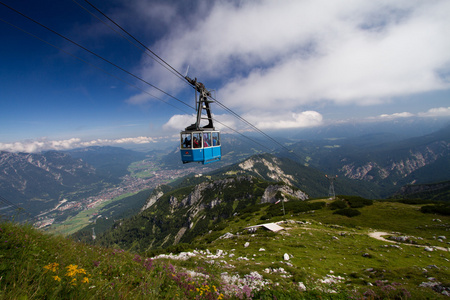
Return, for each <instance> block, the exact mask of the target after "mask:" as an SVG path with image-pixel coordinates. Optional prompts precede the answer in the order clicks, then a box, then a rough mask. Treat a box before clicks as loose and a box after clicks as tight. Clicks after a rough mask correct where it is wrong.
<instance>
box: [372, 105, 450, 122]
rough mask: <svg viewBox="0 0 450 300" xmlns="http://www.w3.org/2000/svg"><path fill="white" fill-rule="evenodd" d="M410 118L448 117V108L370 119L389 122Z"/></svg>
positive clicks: (449, 113)
mask: <svg viewBox="0 0 450 300" xmlns="http://www.w3.org/2000/svg"><path fill="white" fill-rule="evenodd" d="M411 117H422V118H435V117H450V107H436V108H431V109H429V110H428V111H426V112H419V113H417V114H413V113H410V112H401V113H393V114H382V115H379V116H378V117H375V118H371V119H378V120H390V119H397V118H411Z"/></svg>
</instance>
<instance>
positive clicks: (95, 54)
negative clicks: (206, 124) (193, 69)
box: [0, 2, 283, 151]
mask: <svg viewBox="0 0 450 300" xmlns="http://www.w3.org/2000/svg"><path fill="white" fill-rule="evenodd" d="M0 4H2V5H3V6H5V7H7V8H8V9H10V10H12V11H14V12H15V13H17V14H19V15H21V16H23V17H25V18H26V19H28V20H30V21H32V22H33V23H35V24H37V25H39V26H41V27H43V28H44V29H46V30H48V31H50V32H52V33H53V34H56V35H57V36H59V37H61V38H63V39H65V40H66V41H68V42H70V43H72V44H74V45H76V46H78V47H79V48H81V49H83V50H85V51H87V52H88V53H90V54H92V55H94V56H95V57H97V58H99V59H101V60H103V61H105V62H107V63H109V64H111V65H112V66H114V67H116V68H118V69H119V70H121V71H123V72H125V73H127V74H129V75H130V76H132V77H134V78H136V79H138V80H140V81H142V82H143V83H145V84H147V85H150V86H151V87H153V88H155V89H156V90H158V91H160V92H162V93H163V94H165V95H167V96H169V97H171V98H173V99H175V100H176V101H178V102H180V103H182V104H184V105H186V106H187V107H189V108H191V109H193V110H196V108H194V107H193V106H191V105H189V104H187V103H186V102H184V101H182V100H180V99H178V98H176V97H175V96H173V95H171V94H169V93H167V92H166V91H164V90H162V89H160V88H159V87H157V86H155V85H153V84H151V83H150V82H148V81H146V80H144V79H142V78H140V77H139V76H137V75H135V74H133V73H131V72H129V71H127V70H126V69H124V68H122V67H120V66H118V65H117V64H115V63H113V62H111V61H109V60H107V59H106V58H104V57H102V56H101V55H99V54H97V53H95V52H93V51H91V50H89V49H87V48H86V47H84V46H82V45H80V44H78V43H76V42H74V41H72V40H71V39H69V38H67V37H65V36H64V35H62V34H60V33H58V32H56V31H55V30H53V29H51V28H49V27H47V26H45V25H43V24H42V23H40V22H38V21H36V20H34V19H33V18H31V17H29V16H27V15H25V14H23V13H21V12H20V11H18V10H16V9H14V8H12V7H10V6H9V5H7V4H5V3H3V2H0ZM1 21H3V22H5V23H7V24H9V25H11V26H13V27H15V28H17V29H19V30H21V31H23V32H25V33H27V34H29V35H31V36H33V37H35V38H37V39H39V40H41V41H43V42H45V43H46V44H48V45H50V46H52V47H55V48H56V49H58V50H61V51H63V52H64V53H67V54H69V55H71V56H72V57H74V58H77V59H79V60H80V61H82V62H84V63H86V64H88V65H90V66H93V67H95V68H97V69H99V70H101V71H102V72H104V73H106V74H108V75H110V76H113V77H114V78H117V79H119V80H121V81H123V82H125V83H127V84H130V83H128V82H126V81H125V80H123V79H121V78H119V77H117V76H115V75H113V74H111V73H109V72H107V71H105V70H104V69H102V68H100V67H98V66H95V65H93V64H91V63H89V62H87V61H85V60H83V59H81V58H79V57H77V56H75V55H73V54H71V53H69V52H67V51H64V50H62V49H61V48H59V47H57V46H55V45H53V44H51V43H49V42H47V41H45V40H43V39H41V38H39V37H37V36H35V35H33V34H31V33H29V32H27V31H26V30H24V29H22V28H20V27H18V26H15V25H13V24H11V23H9V22H7V21H5V20H1ZM157 57H158V58H159V56H157ZM164 63H165V64H167V65H169V64H168V63H167V62H165V61H164ZM169 66H170V65H169ZM171 68H172V69H173V70H175V69H174V68H173V67H171ZM177 73H178V74H180V73H179V72H178V71H177ZM180 75H181V74H180ZM183 78H185V77H184V76H183ZM130 85H131V86H133V87H136V88H137V89H139V90H141V91H143V92H145V93H147V94H149V95H150V96H152V97H155V98H156V99H158V100H160V101H162V102H164V103H167V104H169V105H171V104H170V103H168V102H167V101H164V100H162V99H160V98H158V97H156V96H154V95H152V94H150V93H148V92H147V91H144V90H142V89H141V88H139V87H137V86H136V85H133V84H130ZM215 101H217V100H215ZM217 102H218V103H220V102H219V101H217ZM220 104H221V103H220ZM221 105H223V104H221ZM171 106H173V105H171ZM223 106H224V105H223ZM173 107H175V108H177V109H179V110H181V109H180V108H178V107H176V106H173ZM224 107H225V106H224ZM227 110H229V111H230V112H232V111H231V110H230V109H228V108H227ZM181 111H183V110H181ZM183 112H185V113H187V112H186V111H183ZM232 113H233V114H234V115H235V116H237V117H238V118H242V117H240V116H239V115H238V114H236V113H234V112H232ZM242 120H245V119H243V118H242ZM214 121H216V122H217V123H220V124H222V125H223V126H225V127H227V128H229V129H230V130H232V131H233V132H235V133H238V134H239V135H241V136H243V137H245V138H246V139H248V140H250V141H252V142H253V143H255V144H257V145H260V146H262V147H264V148H266V149H268V150H270V151H272V150H271V149H270V148H268V147H267V146H265V145H263V144H261V143H259V142H257V141H255V140H253V139H252V138H250V137H248V136H246V135H244V134H242V133H240V132H238V131H237V130H235V129H233V128H231V127H230V126H228V125H225V124H224V123H222V122H220V121H218V120H216V119H214ZM245 122H247V123H248V124H250V125H251V126H252V127H254V126H253V125H252V124H251V123H250V122H248V121H246V120H245ZM254 128H255V129H257V128H256V127H254ZM258 131H260V130H259V129H258ZM261 132H262V131H261ZM272 140H273V141H275V140H274V139H272ZM275 142H276V141H275ZM276 143H277V144H279V145H281V144H280V143H278V142H276ZM281 146H283V145H281Z"/></svg>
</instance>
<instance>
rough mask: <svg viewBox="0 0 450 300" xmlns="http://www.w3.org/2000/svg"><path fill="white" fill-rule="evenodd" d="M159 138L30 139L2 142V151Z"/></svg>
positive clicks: (30, 151)
mask: <svg viewBox="0 0 450 300" xmlns="http://www.w3.org/2000/svg"><path fill="white" fill-rule="evenodd" d="M156 142H157V138H153V137H145V136H140V137H135V138H120V139H96V140H91V141H82V140H81V139H79V138H71V139H66V140H54V141H51V140H46V139H43V140H29V141H23V142H14V143H0V150H1V151H8V152H25V153H34V152H41V151H46V150H68V149H74V148H82V147H89V146H107V145H121V144H148V143H156Z"/></svg>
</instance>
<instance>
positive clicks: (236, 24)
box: [141, 0, 450, 124]
mask: <svg viewBox="0 0 450 300" xmlns="http://www.w3.org/2000/svg"><path fill="white" fill-rule="evenodd" d="M213 3H214V4H211V5H212V7H211V8H210V10H209V12H208V13H207V14H206V15H204V16H203V17H201V18H198V19H197V21H198V22H197V23H196V24H190V25H191V26H184V27H183V26H177V27H175V28H176V30H173V31H172V32H170V34H169V35H167V36H165V37H164V38H163V39H161V40H159V42H157V43H156V44H155V45H153V47H154V49H156V52H157V53H161V54H162V55H163V56H164V59H165V60H166V61H168V62H170V63H171V65H173V66H174V67H175V68H176V69H178V70H181V71H182V72H183V71H184V70H185V69H186V67H187V66H188V65H189V66H190V67H191V68H190V74H192V75H191V76H195V77H198V78H199V79H200V80H201V81H203V82H206V81H207V80H213V79H214V80H221V81H222V83H219V84H218V86H213V87H210V88H216V89H217V90H218V99H219V100H220V101H221V102H222V103H224V104H225V105H227V106H228V107H230V108H232V109H235V110H238V111H239V113H241V114H242V115H244V114H250V112H253V111H255V110H256V111H261V112H267V111H271V112H274V111H276V112H277V113H278V114H279V115H282V114H283V112H284V111H303V110H305V107H311V105H317V104H318V103H320V104H321V105H323V104H324V103H326V102H334V103H337V104H341V105H350V104H351V105H354V104H357V105H374V104H381V103H386V102H387V101H392V98H393V97H396V96H404V95H408V94H414V93H421V92H427V91H433V90H441V89H449V88H450V83H449V82H448V81H446V80H444V78H442V75H440V74H445V73H446V72H449V70H450V67H449V66H450V51H448V49H450V38H449V37H448V28H450V18H448V11H450V2H449V1H445V0H444V1H432V2H430V1H420V0H418V1H406V0H405V1H387V0H386V1H363V0H348V1H347V0H343V1H282V2H279V1H272V0H263V1H245V2H232V1H218V2H213ZM141 72H142V74H143V75H144V77H145V78H151V79H152V80H160V81H159V83H157V85H158V86H161V87H163V89H165V88H167V89H172V90H173V91H175V90H176V89H177V88H178V85H179V84H180V82H178V81H177V80H173V75H171V74H168V72H161V70H160V67H159V66H157V65H155V63H154V62H153V61H146V63H145V65H143V67H142V69H141ZM161 74H163V75H161ZM164 74H166V75H167V76H172V77H170V78H171V79H170V80H168V77H166V75H164ZM324 101H325V102H324ZM294 119H295V118H294ZM283 122H284V121H282V120H281V119H280V120H278V123H279V124H281V123H283ZM294 122H296V121H294ZM284 123H285V124H286V122H284Z"/></svg>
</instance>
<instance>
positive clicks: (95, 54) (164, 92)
mask: <svg viewBox="0 0 450 300" xmlns="http://www.w3.org/2000/svg"><path fill="white" fill-rule="evenodd" d="M0 4H2V5H3V6H5V7H7V8H9V9H10V10H12V11H14V12H16V13H18V14H19V15H21V16H23V17H25V18H27V19H28V20H30V21H32V22H33V23H35V24H37V25H39V26H41V27H43V28H45V29H47V30H48V31H50V32H52V33H54V34H56V35H57V36H59V37H61V38H63V39H65V40H66V41H68V42H70V43H72V44H74V45H76V46H78V47H80V48H81V49H83V50H85V51H87V52H89V53H90V54H92V55H94V56H95V57H97V58H99V59H101V60H103V61H105V62H107V63H109V64H110V65H112V66H114V67H116V68H118V69H119V70H121V71H123V72H125V73H127V74H128V75H130V76H132V77H134V78H136V79H138V80H140V81H142V82H144V83H145V84H148V85H149V86H151V87H153V88H154V89H156V90H158V91H160V92H161V93H163V94H165V95H167V96H169V97H171V98H173V99H175V100H176V101H178V102H180V103H182V104H184V105H186V106H188V107H191V106H190V105H188V104H186V103H185V102H184V101H182V100H180V99H178V98H176V97H175V96H172V95H171V94H169V93H167V92H166V91H164V90H162V89H160V88H159V87H157V86H155V85H153V84H151V83H150V82H148V81H146V80H144V79H142V78H140V77H139V76H137V75H134V74H133V73H131V72H129V71H127V70H125V69H124V68H122V67H120V66H119V65H117V64H115V63H113V62H111V61H109V60H107V59H106V58H103V57H102V56H100V55H99V54H97V53H95V52H93V51H91V50H89V49H87V48H86V47H84V46H82V45H80V44H78V43H76V42H74V41H72V40H71V39H69V38H67V37H65V36H64V35H62V34H60V33H58V32H56V31H55V30H53V29H51V28H49V27H47V26H45V25H44V24H42V23H40V22H38V21H36V20H34V19H33V18H31V17H28V16H27V15H25V14H23V13H21V12H20V11H18V10H16V9H14V8H12V7H10V6H9V5H6V4H5V3H3V2H0Z"/></svg>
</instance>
